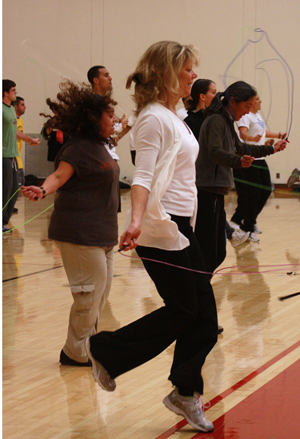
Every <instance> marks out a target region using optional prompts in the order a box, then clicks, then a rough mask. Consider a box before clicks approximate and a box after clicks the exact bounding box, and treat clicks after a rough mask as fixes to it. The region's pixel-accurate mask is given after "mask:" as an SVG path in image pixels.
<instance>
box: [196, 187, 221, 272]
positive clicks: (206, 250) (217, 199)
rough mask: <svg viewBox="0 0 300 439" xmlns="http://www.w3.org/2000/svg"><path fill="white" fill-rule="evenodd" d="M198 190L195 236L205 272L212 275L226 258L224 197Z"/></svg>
mask: <svg viewBox="0 0 300 439" xmlns="http://www.w3.org/2000/svg"><path fill="white" fill-rule="evenodd" d="M197 189H198V213H197V220H196V227H195V235H196V237H197V239H198V242H199V245H200V247H201V250H202V254H203V257H204V260H205V264H206V268H207V271H208V272H210V273H213V272H214V271H215V270H216V269H217V268H218V267H219V265H221V264H222V262H223V261H224V259H225V257H226V230H225V225H226V213H225V210H224V195H221V194H215V193H213V192H208V191H204V190H202V189H200V188H197Z"/></svg>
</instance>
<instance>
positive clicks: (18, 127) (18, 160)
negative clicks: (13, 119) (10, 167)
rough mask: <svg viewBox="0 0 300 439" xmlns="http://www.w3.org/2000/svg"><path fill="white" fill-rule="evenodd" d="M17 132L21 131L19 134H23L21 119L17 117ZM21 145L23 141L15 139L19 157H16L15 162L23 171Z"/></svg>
mask: <svg viewBox="0 0 300 439" xmlns="http://www.w3.org/2000/svg"><path fill="white" fill-rule="evenodd" d="M17 130H19V131H21V133H24V129H23V121H22V119H21V118H20V117H18V119H17ZM22 143H23V140H22V139H18V138H17V147H18V150H19V156H18V157H17V162H18V167H19V169H23V162H22V159H21V148H22Z"/></svg>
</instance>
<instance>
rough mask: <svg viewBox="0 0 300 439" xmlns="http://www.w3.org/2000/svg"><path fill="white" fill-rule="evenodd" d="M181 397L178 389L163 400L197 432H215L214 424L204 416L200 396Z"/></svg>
mask: <svg viewBox="0 0 300 439" xmlns="http://www.w3.org/2000/svg"><path fill="white" fill-rule="evenodd" d="M194 395H195V396H180V395H179V393H178V390H177V388H176V387H175V389H174V390H173V391H172V392H171V393H170V394H169V395H168V396H166V397H165V398H164V399H163V403H164V405H165V406H166V407H167V408H168V409H169V410H171V411H172V412H174V413H176V414H177V415H182V416H184V417H185V419H186V420H187V422H188V423H189V424H191V425H192V426H193V427H194V428H196V429H197V430H200V431H203V432H208V431H213V430H214V424H213V423H212V422H210V421H208V420H207V419H206V417H205V415H204V410H203V404H202V401H201V398H200V395H199V394H197V393H195V394H194Z"/></svg>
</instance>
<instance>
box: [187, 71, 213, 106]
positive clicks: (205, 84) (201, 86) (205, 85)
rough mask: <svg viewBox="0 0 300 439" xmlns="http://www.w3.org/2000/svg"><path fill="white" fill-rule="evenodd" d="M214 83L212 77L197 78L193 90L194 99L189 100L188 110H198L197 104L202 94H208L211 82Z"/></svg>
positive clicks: (192, 96)
mask: <svg viewBox="0 0 300 439" xmlns="http://www.w3.org/2000/svg"><path fill="white" fill-rule="evenodd" d="M212 83H213V84H214V82H213V81H211V80H210V79H197V81H195V82H194V84H193V86H192V90H191V98H192V99H191V100H190V101H189V105H188V111H195V110H196V108H197V105H198V104H199V100H200V95H201V94H204V95H206V93H207V92H208V90H209V87H210V84H212Z"/></svg>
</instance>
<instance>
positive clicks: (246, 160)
mask: <svg viewBox="0 0 300 439" xmlns="http://www.w3.org/2000/svg"><path fill="white" fill-rule="evenodd" d="M254 160H255V158H254V157H252V156H251V155H243V157H242V158H241V165H242V167H243V168H250V166H251V165H252V163H253V162H254Z"/></svg>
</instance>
